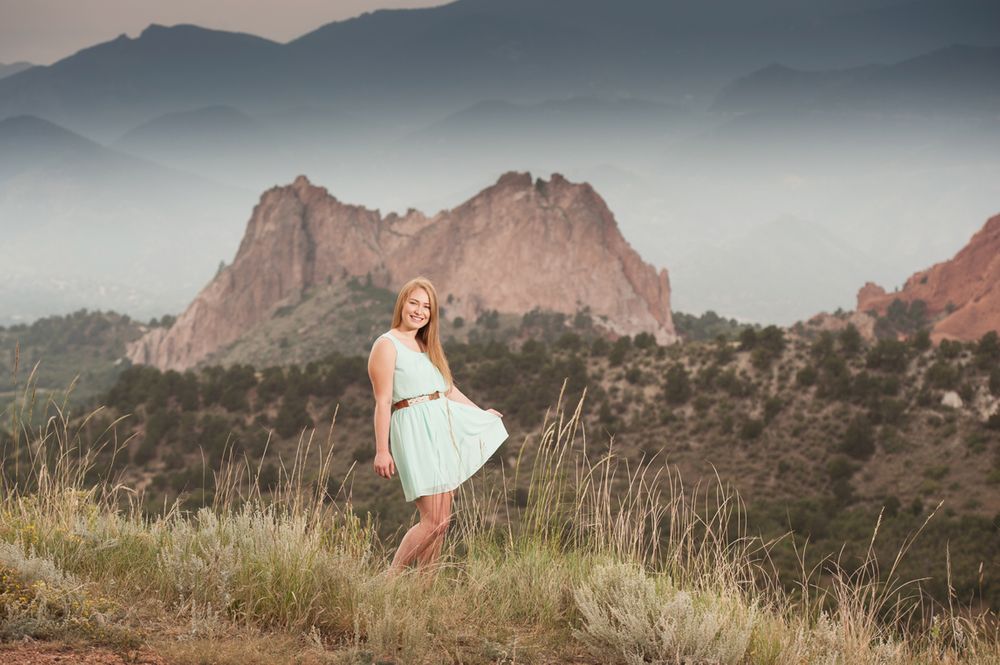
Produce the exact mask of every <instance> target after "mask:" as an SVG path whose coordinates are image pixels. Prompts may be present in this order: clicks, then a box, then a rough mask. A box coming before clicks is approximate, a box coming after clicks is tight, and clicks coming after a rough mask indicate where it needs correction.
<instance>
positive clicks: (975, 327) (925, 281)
mask: <svg viewBox="0 0 1000 665" xmlns="http://www.w3.org/2000/svg"><path fill="white" fill-rule="evenodd" d="M896 298H899V299H900V300H902V301H904V302H907V303H909V302H912V301H914V300H923V301H924V302H925V303H926V304H927V313H928V315H929V316H931V317H934V318H935V319H936V320H935V322H934V325H933V327H932V329H931V340H932V341H933V342H935V343H937V342H940V341H941V340H942V339H960V340H976V339H979V338H980V337H982V335H983V334H984V333H986V332H988V331H990V330H1000V215H997V216H995V217H992V218H991V219H989V220H988V221H987V222H986V224H985V225H984V226H983V228H982V229H980V230H979V231H978V232H977V233H976V234H975V235H974V236H973V237H972V239H971V240H970V241H969V243H968V244H967V245H966V246H965V247H963V248H962V249H961V250H960V251H959V252H958V253H957V254H956V255H955V256H954V257H953V258H952V259H950V260H948V261H943V262H941V263H937V264H935V265H933V266H931V267H930V268H928V269H926V270H922V271H920V272H917V273H915V274H914V275H913V276H911V277H910V278H909V279H907V280H906V284H904V286H903V288H902V289H901V290H899V291H894V292H892V293H886V292H885V291H884V290H883V289H881V287H878V286H876V285H874V284H871V283H868V284H865V286H864V287H863V288H862V289H861V290H860V291H859V292H858V311H862V312H864V311H868V310H869V309H874V310H875V311H877V312H878V313H879V314H885V312H886V310H887V309H888V307H889V305H890V304H892V301H893V300H895V299H896Z"/></svg>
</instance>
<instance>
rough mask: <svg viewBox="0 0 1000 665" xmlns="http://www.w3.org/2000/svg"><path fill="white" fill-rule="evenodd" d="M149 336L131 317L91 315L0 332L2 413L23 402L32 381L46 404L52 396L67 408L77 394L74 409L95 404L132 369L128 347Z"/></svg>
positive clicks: (56, 318)
mask: <svg viewBox="0 0 1000 665" xmlns="http://www.w3.org/2000/svg"><path fill="white" fill-rule="evenodd" d="M144 330H145V326H143V325H141V324H140V323H138V322H137V321H133V320H131V319H130V318H129V317H127V316H122V315H120V314H116V313H115V312H88V311H86V310H79V311H76V312H73V313H71V314H67V315H65V316H46V317H43V318H40V319H38V320H37V321H34V322H33V323H31V324H30V325H26V324H18V325H13V326H9V327H4V326H0V370H2V371H0V412H2V410H3V409H5V408H6V407H7V404H8V403H9V401H11V400H13V399H20V398H22V397H23V392H24V390H25V389H26V388H27V387H28V378H29V377H31V380H32V384H31V387H32V389H37V390H38V391H39V393H40V394H41V395H42V398H43V399H44V396H45V395H52V396H53V397H54V399H55V400H56V402H57V403H59V404H61V403H62V401H63V399H62V396H63V395H65V394H66V391H68V390H70V388H72V392H71V394H70V400H69V401H70V403H71V404H73V405H78V404H81V403H90V402H92V401H93V400H94V399H95V398H96V397H97V396H98V395H101V394H103V393H104V392H106V391H107V390H108V389H109V388H110V387H111V386H112V385H114V383H115V381H116V379H117V377H118V374H119V373H120V372H121V371H122V370H123V369H125V368H126V367H128V365H129V363H128V362H127V361H125V344H126V343H127V342H131V341H132V340H134V339H136V338H137V337H139V335H141V334H142V332H143V331H144ZM15 360H16V363H15ZM15 364H16V370H17V371H16V373H15V371H14V370H15ZM36 364H37V371H36V372H35V374H34V376H32V372H33V371H34V370H35V366H36ZM74 381H75V383H74Z"/></svg>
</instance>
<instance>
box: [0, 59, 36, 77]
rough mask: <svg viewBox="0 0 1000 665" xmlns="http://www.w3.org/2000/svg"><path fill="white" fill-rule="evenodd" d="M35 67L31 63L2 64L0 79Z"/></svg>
mask: <svg viewBox="0 0 1000 665" xmlns="http://www.w3.org/2000/svg"><path fill="white" fill-rule="evenodd" d="M31 67H34V65H33V64H31V63H30V62H24V61H20V62H11V63H9V64H4V63H2V62H0V79H2V78H4V77H5V76H10V75H11V74H17V73H18V72H23V71H24V70H25V69H29V68H31Z"/></svg>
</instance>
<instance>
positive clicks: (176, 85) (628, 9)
mask: <svg viewBox="0 0 1000 665" xmlns="http://www.w3.org/2000/svg"><path fill="white" fill-rule="evenodd" d="M994 4H995V3H993V4H991V3H986V2H983V1H982V0H957V1H956V2H950V3H942V2H935V3H929V2H928V1H927V0H924V1H921V2H911V3H906V4H904V5H902V6H900V7H896V8H894V9H892V12H893V13H891V14H883V13H878V12H876V13H871V12H870V11H869V10H871V9H872V8H873V7H875V8H876V9H878V8H880V7H881V6H882V3H855V4H853V6H852V5H851V4H848V5H839V4H835V3H827V2H817V3H791V2H787V1H784V0H773V1H769V2H765V3H735V2H730V1H728V0H710V1H708V2H699V3H690V2H676V1H675V2H659V1H653V0H625V2H619V3H608V2H605V1H604V0H586V1H581V0H546V1H545V2H537V1H532V2H528V1H527V0H516V1H510V0H502V1H501V0H459V1H458V2H453V3H450V4H447V5H442V6H438V7H433V8H427V9H418V10H392V11H389V10H383V11H377V12H373V13H370V14H365V15H363V16H361V17H358V18H355V19H351V20H348V21H340V22H335V23H331V24H328V25H325V26H322V27H320V28H317V29H316V30H314V31H312V32H310V33H308V34H305V35H303V36H301V37H300V38H298V39H295V40H293V41H291V42H289V43H288V44H277V43H275V42H272V41H269V40H266V39H261V38H258V37H254V36H251V35H246V34H239V33H229V32H223V31H217V30H207V29H204V28H199V27H196V26H191V25H178V26H173V27H165V26H160V25H151V26H150V27H149V28H147V29H146V30H145V31H143V32H142V34H141V35H140V36H139V37H137V38H135V39H131V38H129V37H127V36H125V35H122V36H120V37H118V38H117V39H115V40H113V41H109V42H106V43H103V44H98V45H95V46H92V47H90V48H87V49H84V50H82V51H80V52H78V53H76V54H74V55H72V56H70V57H68V58H65V59H63V60H61V61H59V62H57V63H54V64H53V65H51V66H48V67H37V68H32V69H30V70H27V71H23V72H20V73H19V74H15V75H13V76H9V77H6V78H4V79H0V117H2V116H4V115H14V114H21V113H27V114H33V115H39V116H42V117H46V118H48V119H50V120H52V121H54V122H57V123H59V124H63V125H65V126H67V127H69V128H70V129H73V130H74V131H79V132H83V133H85V134H87V135H90V136H95V137H97V138H100V139H102V140H105V139H108V138H111V137H112V136H117V135H118V134H120V133H121V132H122V131H124V130H125V129H126V128H128V127H131V126H134V125H136V124H138V123H141V122H145V121H147V120H150V119H152V118H154V117H156V116H159V115H162V114H164V113H171V112H177V111H184V110H190V109H193V108H201V107H206V106H211V105H230V106H236V107H238V108H242V109H244V110H247V111H249V112H259V111H262V110H267V109H271V110H276V109H280V108H287V107H289V106H295V105H310V104H329V103H331V102H334V101H336V102H340V103H344V104H347V105H349V107H351V108H354V109H358V108H368V109H375V108H380V109H382V112H391V109H392V108H393V106H392V105H388V106H387V105H386V102H389V101H393V100H394V101H396V102H399V101H402V100H409V101H411V102H413V104H412V105H411V106H409V107H408V108H407V111H408V112H409V113H411V114H412V113H415V112H419V110H420V109H423V110H427V109H437V110H440V109H444V108H450V109H454V108H455V107H456V106H458V105H468V104H472V103H475V102H477V101H480V100H482V99H484V98H501V99H516V100H539V99H544V98H549V97H555V96H579V95H586V94H595V93H596V94H604V95H607V94H618V93H625V94H628V95H633V96H646V97H649V96H651V95H655V96H657V97H658V98H660V99H665V100H670V99H672V100H687V101H688V102H689V103H691V102H694V103H698V102H700V100H701V99H702V98H705V97H706V96H707V95H709V94H711V93H713V92H714V91H715V90H716V89H717V88H718V87H719V86H720V85H721V84H723V83H724V82H726V81H728V80H731V79H732V78H733V77H735V76H738V75H740V74H741V73H745V72H746V71H748V70H752V69H754V68H759V67H763V66H765V65H766V64H767V63H769V62H776V61H780V62H786V63H788V64H789V65H790V66H796V67H803V66H809V67H817V66H819V67H846V66H857V65H861V64H865V63H868V62H872V61H883V60H886V59H892V60H898V59H901V58H904V57H908V56H912V55H915V54H916V53H920V52H924V51H928V50H931V49H934V48H941V47H944V46H946V45H948V44H953V43H968V44H980V42H981V39H980V37H981V36H982V35H983V30H984V28H983V26H984V25H993V24H996V22H995V21H994V22H993V23H990V20H991V19H993V18H995V17H996V9H995V7H994ZM932 5H934V6H932ZM880 11H881V10H880ZM928 12H930V14H931V15H936V16H937V18H938V19H939V20H938V22H937V24H936V25H935V27H934V28H933V30H931V31H927V30H925V29H923V27H922V23H921V22H920V21H917V20H914V21H910V20H907V19H908V17H909V15H910V14H914V15H916V16H921V17H924V20H928V19H927V18H926V16H925V15H927V14H928ZM886 17H891V18H894V19H895V21H894V22H890V21H889V19H888V18H886ZM942 18H947V20H940V19H942ZM873 21H874V23H873ZM872 25H877V26H878V27H877V29H875V28H872V27H871V26H872ZM901 26H903V27H901ZM898 32H902V33H904V39H903V40H902V41H899V40H895V39H892V38H889V37H890V36H891V35H893V34H895V33H898ZM911 33H912V34H911ZM707 43H714V44H717V45H719V46H717V47H713V48H711V49H709V50H707V51H706V50H705V48H704V47H705V44H707ZM845 44H850V48H844V45H845ZM123 91H128V93H127V94H126V93H125V92H123Z"/></svg>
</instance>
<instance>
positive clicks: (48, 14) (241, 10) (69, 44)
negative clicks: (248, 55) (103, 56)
mask: <svg viewBox="0 0 1000 665" xmlns="http://www.w3.org/2000/svg"><path fill="white" fill-rule="evenodd" d="M449 1H450V0H282V1H281V2H278V1H277V0H0V63H10V62H15V61H17V60H28V61H30V62H33V63H35V64H38V65H48V64H51V63H53V62H55V61H56V60H60V59H61V58H64V57H66V56H67V55H71V54H72V53H75V52H76V51H79V50H80V49H81V48H84V47H86V46H91V45H93V44H96V43H98V42H103V41H107V40H109V39H114V38H115V37H117V36H118V35H120V34H121V33H123V32H124V33H126V34H127V35H129V36H130V37H135V36H136V35H138V34H139V33H140V32H142V30H143V28H145V27H146V26H147V25H149V24H150V23H160V24H163V25H174V24H176V23H194V24H196V25H200V26H204V27H206V28H217V29H220V30H234V31H239V32H249V33H252V34H255V35H260V36H262V37H267V38H269V39H274V40H276V41H280V42H285V41H288V40H289V39H292V38H294V37H298V36H299V35H301V34H303V33H306V32H309V31H310V30H312V29H313V28H317V27H319V26H321V25H323V24H324V23H329V22H330V21H337V20H341V19H345V18H350V17H352V16H357V15H358V14H362V13H364V12H367V11H373V10H375V9H383V8H396V7H430V6H433V5H443V4H446V3H447V2H449Z"/></svg>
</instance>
